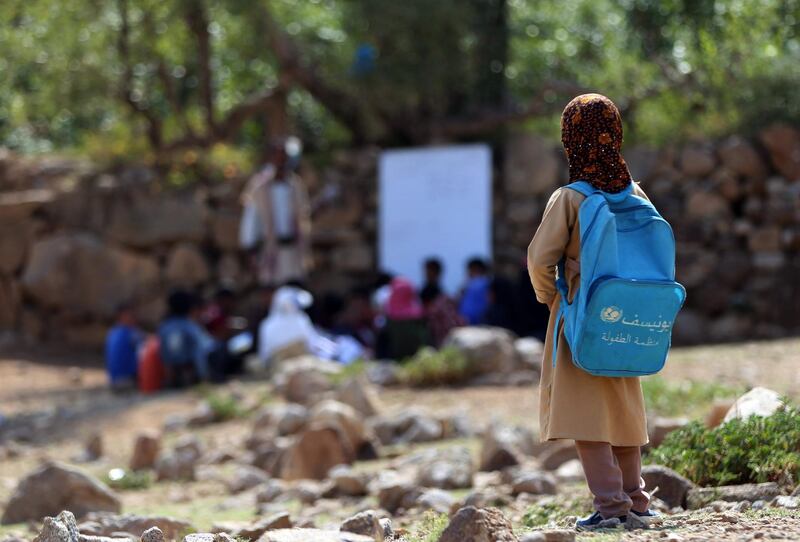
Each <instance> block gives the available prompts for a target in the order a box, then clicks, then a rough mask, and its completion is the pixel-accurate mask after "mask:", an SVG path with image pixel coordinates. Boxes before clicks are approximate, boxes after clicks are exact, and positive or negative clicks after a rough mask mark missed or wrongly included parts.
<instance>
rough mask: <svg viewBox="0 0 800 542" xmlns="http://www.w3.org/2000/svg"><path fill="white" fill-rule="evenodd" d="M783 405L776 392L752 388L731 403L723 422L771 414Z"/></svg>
mask: <svg viewBox="0 0 800 542" xmlns="http://www.w3.org/2000/svg"><path fill="white" fill-rule="evenodd" d="M785 406H786V405H785V403H784V402H783V400H782V399H781V395H780V394H779V393H778V392H776V391H772V390H769V389H767V388H761V387H757V388H753V389H752V390H750V391H748V392H747V393H745V394H744V395H742V396H741V397H739V398H738V399H737V400H736V402H735V403H733V406H732V407H731V408H730V410H728V413H727V414H726V415H725V419H724V420H723V423H724V422H729V421H731V420H744V419H747V418H749V417H750V416H764V417H767V416H771V415H773V414H775V413H776V412H778V411H779V410H781V409H783V408H784V407H785Z"/></svg>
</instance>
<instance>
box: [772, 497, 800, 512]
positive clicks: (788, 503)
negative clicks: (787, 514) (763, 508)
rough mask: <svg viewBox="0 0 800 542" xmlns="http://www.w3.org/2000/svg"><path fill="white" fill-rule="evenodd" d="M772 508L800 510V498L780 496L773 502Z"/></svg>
mask: <svg viewBox="0 0 800 542" xmlns="http://www.w3.org/2000/svg"><path fill="white" fill-rule="evenodd" d="M772 506H775V507H778V508H786V509H788V510H797V509H798V508H800V497H790V496H787V495H779V496H778V497H776V498H775V500H774V501H772Z"/></svg>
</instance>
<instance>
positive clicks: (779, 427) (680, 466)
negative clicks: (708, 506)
mask: <svg viewBox="0 0 800 542" xmlns="http://www.w3.org/2000/svg"><path fill="white" fill-rule="evenodd" d="M649 461H650V462H651V463H658V464H662V465H666V466H667V467H670V468H672V469H674V470H676V471H677V472H679V473H680V474H682V475H684V476H686V477H687V478H689V479H690V480H692V481H693V482H695V483H697V484H700V485H703V486H719V485H726V484H744V483H749V482H753V483H760V482H769V481H774V482H778V483H784V484H791V483H796V482H797V480H799V479H800V478H799V477H798V475H800V410H798V409H797V408H794V407H786V409H784V410H782V411H780V412H777V413H775V414H773V415H772V416H769V417H766V418H765V417H758V416H752V417H750V418H748V419H746V420H732V421H730V422H728V423H724V424H722V425H720V426H719V427H716V428H714V429H706V428H705V427H704V426H703V425H702V424H700V423H699V422H693V423H690V424H689V425H687V426H685V427H683V428H681V429H678V430H677V431H674V432H672V433H670V434H669V435H667V438H666V440H665V441H664V443H663V444H662V445H661V446H659V447H658V448H656V449H655V450H653V451H652V452H650V457H649Z"/></svg>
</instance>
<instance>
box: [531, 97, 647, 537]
mask: <svg viewBox="0 0 800 542" xmlns="http://www.w3.org/2000/svg"><path fill="white" fill-rule="evenodd" d="M561 140H562V143H563V145H564V151H565V153H566V156H567V160H568V162H569V177H570V182H575V181H580V180H582V181H587V182H589V183H590V184H591V185H592V186H594V187H595V188H597V189H599V190H602V191H604V192H607V193H619V192H622V191H623V190H625V189H627V188H628V187H629V186H630V185H631V184H632V183H633V180H632V179H631V175H630V173H629V171H628V166H627V164H626V163H625V160H624V159H623V158H622V155H621V154H620V148H621V146H622V119H621V117H620V114H619V111H618V110H617V107H616V106H615V105H614V103H613V102H612V101H611V100H609V99H608V98H606V97H605V96H602V95H600V94H584V95H582V96H578V97H576V98H575V99H573V100H572V101H571V102H570V103H569V104H568V105H567V107H566V108H565V109H564V112H563V114H562V117H561ZM633 194H634V195H636V196H640V197H642V198H646V197H647V196H646V195H645V193H644V191H643V190H642V189H641V188H640V187H639V185H638V184H637V183H633ZM583 200H584V196H583V195H581V194H579V193H578V192H576V191H573V190H570V189H566V188H564V187H562V188H559V189H558V190H556V191H555V193H553V195H552V196H551V197H550V200H549V202H548V203H547V207H546V209H545V212H544V216H543V217H542V223H541V225H540V226H539V228H538V230H537V231H536V235H535V236H534V238H533V241H532V242H531V244H530V246H529V248H528V271H529V273H530V277H531V282H532V283H533V287H534V290H535V292H536V298H537V299H538V300H539V302H540V303H544V304H546V305H547V306H548V307H549V308H550V320H549V326H548V332H547V339H546V341H545V352H544V359H545V360H550V359H551V358H552V352H553V346H554V345H553V343H554V337H555V331H556V330H555V326H556V325H558V323H557V317H556V315H557V314H558V311H559V303H560V296H558V295H557V290H556V282H555V279H556V266H557V264H558V263H559V262H560V261H561V260H562V258H564V259H565V260H566V265H565V269H566V280H567V283H568V285H569V294H568V298H569V300H570V301H572V299H574V297H575V293H576V290H577V288H578V286H579V284H580V263H579V261H578V260H579V257H580V228H579V224H578V210H579V208H580V205H581V203H582V202H583ZM557 337H558V339H557V340H558V345H557V346H558V348H557V360H556V363H555V365H553V364H551V363H543V364H542V378H541V385H540V397H539V409H540V414H539V416H540V420H539V423H540V431H541V436H542V440H558V439H571V440H575V446H576V448H577V451H578V457H579V458H580V460H581V463H582V464H583V470H584V473H585V475H586V481H587V483H588V485H589V489H590V490H591V492H592V494H593V495H594V506H595V510H596V511H595V512H594V513H593V514H592V515H591V516H589V517H587V518H585V519H581V520H578V522H577V525H576V527H577V528H579V529H591V528H596V527H606V526H613V525H617V524H619V523H620V522H623V523H624V522H625V521H626V520H627V517H628V515H629V514H636V515H637V516H640V517H641V516H651V515H655V513H654V512H651V511H650V510H649V508H648V507H649V504H650V496H649V495H648V494H647V493H645V491H644V481H643V480H642V478H641V453H640V447H641V446H643V445H645V444H647V442H648V437H647V419H646V416H645V407H644V398H643V396H642V388H641V385H640V383H639V379H638V378H635V377H625V378H620V377H600V376H593V375H591V374H589V373H587V372H585V371H583V370H582V369H579V368H578V367H576V366H575V365H574V364H573V362H572V354H571V352H570V348H569V344H568V343H567V341H566V339H565V338H564V334H563V330H562V329H560V330H559V333H558V335H557Z"/></svg>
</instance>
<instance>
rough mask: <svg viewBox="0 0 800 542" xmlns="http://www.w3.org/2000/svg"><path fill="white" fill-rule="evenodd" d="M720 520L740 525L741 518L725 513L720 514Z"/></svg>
mask: <svg viewBox="0 0 800 542" xmlns="http://www.w3.org/2000/svg"><path fill="white" fill-rule="evenodd" d="M719 519H720V521H724V522H725V523H739V518H737V517H736V516H735V515H733V514H731V513H729V512H723V513H722V514H720V515H719Z"/></svg>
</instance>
